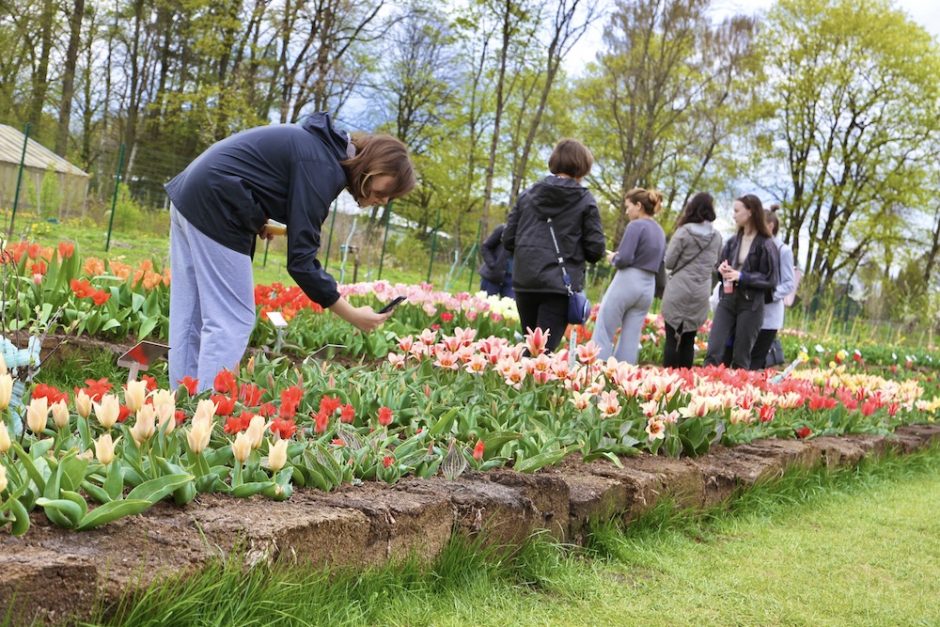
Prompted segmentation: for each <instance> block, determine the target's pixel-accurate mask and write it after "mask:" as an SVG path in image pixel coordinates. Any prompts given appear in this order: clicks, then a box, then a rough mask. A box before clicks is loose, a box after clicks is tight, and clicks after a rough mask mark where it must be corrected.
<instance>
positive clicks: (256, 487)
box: [232, 481, 277, 499]
mask: <svg viewBox="0 0 940 627" xmlns="http://www.w3.org/2000/svg"><path fill="white" fill-rule="evenodd" d="M276 485H277V484H276V483H274V482H273V481H252V482H249V483H243V484H241V485H239V486H235V487H234V488H232V496H235V497H238V498H240V499H244V498H248V497H249V496H254V495H255V494H260V493H261V492H263V491H264V490H267V489H269V488H273V487H274V486H276Z"/></svg>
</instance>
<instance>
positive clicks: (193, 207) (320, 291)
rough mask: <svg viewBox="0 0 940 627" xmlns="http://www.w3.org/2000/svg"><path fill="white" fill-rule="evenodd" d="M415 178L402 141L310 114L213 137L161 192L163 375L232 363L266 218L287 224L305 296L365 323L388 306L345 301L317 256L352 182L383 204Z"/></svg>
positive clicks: (251, 320) (374, 323) (241, 347)
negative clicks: (167, 282) (166, 269)
mask: <svg viewBox="0 0 940 627" xmlns="http://www.w3.org/2000/svg"><path fill="white" fill-rule="evenodd" d="M415 184H416V179H415V174H414V169H413V167H412V164H411V160H410V159H409V157H408V150H407V148H406V147H405V145H404V144H402V143H401V142H400V141H399V140H397V139H395V138H393V137H390V136H387V135H368V134H356V135H354V136H353V137H352V138H350V137H349V136H348V135H347V134H346V133H344V132H341V131H337V130H335V129H334V128H333V125H332V122H331V120H330V116H329V115H328V114H326V113H316V114H314V115H312V116H309V117H307V118H305V119H303V120H302V121H301V122H300V123H298V124H277V125H271V126H263V127H259V128H253V129H249V130H247V131H243V132H241V133H237V134H235V135H232V136H231V137H228V138H226V139H223V140H221V141H219V142H216V143H215V144H213V145H212V146H210V147H209V148H208V149H207V150H206V151H205V152H203V153H202V154H201V155H199V156H198V157H197V158H196V159H195V160H194V161H193V162H192V163H190V164H189V166H187V168H186V169H185V170H183V172H181V173H180V174H178V175H177V176H176V177H175V178H174V179H173V180H171V181H170V182H169V183H168V184H167V185H166V191H167V194H168V195H169V196H170V200H171V201H172V202H171V205H170V265H171V268H172V272H173V281H172V283H171V287H170V355H169V361H170V383H171V385H176V384H177V383H178V382H179V381H180V379H182V378H183V377H184V376H189V377H193V378H197V379H198V380H199V389H200V390H205V389H208V388H210V387H211V386H212V385H213V381H214V379H215V375H216V374H217V373H218V372H219V371H220V370H222V369H225V368H229V369H234V368H236V367H237V364H238V362H239V361H240V359H241V357H242V355H243V354H244V352H245V348H247V346H248V338H249V336H250V335H251V331H252V329H253V328H254V324H255V304H254V281H253V278H252V267H251V259H252V257H253V256H254V251H255V244H256V241H257V237H259V236H260V237H263V238H266V239H270V237H271V236H272V231H271V230H270V229H269V227H268V226H267V225H266V223H267V221H268V220H269V219H270V220H274V221H277V222H281V223H284V224H286V225H287V270H288V272H289V273H290V275H291V277H292V278H293V279H294V281H296V282H297V285H298V286H300V288H301V289H302V290H303V291H304V293H305V294H306V295H307V296H309V297H310V299H311V300H313V301H314V302H316V303H318V304H319V305H321V306H322V307H324V308H327V309H330V310H331V311H332V312H333V313H335V314H336V315H338V316H339V317H340V318H342V319H344V320H346V321H347V322H349V323H350V324H352V325H353V326H355V327H357V328H358V329H361V330H362V331H366V332H370V331H373V330H374V329H376V328H377V327H378V326H379V325H381V324H382V323H383V322H384V321H385V320H386V319H387V318H388V315H390V314H378V313H376V312H375V311H373V309H372V308H371V307H367V306H364V307H353V306H352V305H351V304H350V303H349V302H348V301H347V300H346V299H345V298H343V297H341V296H340V294H339V291H338V290H337V285H336V281H335V280H334V279H333V277H332V276H330V275H329V274H328V273H327V272H326V271H324V270H323V268H322V266H321V265H320V262H319V261H318V260H317V253H318V252H319V249H320V229H321V226H322V224H323V221H324V220H325V219H326V217H327V213H328V211H329V208H330V203H332V202H333V200H334V199H335V198H336V197H337V196H338V195H339V194H340V192H342V191H343V189H347V190H349V192H350V194H352V196H353V198H354V199H355V200H356V201H357V202H358V203H359V205H360V206H364V207H365V206H370V205H384V204H386V203H387V202H388V201H389V200H390V199H392V198H398V197H400V196H402V195H404V194H406V193H408V192H409V191H410V190H411V189H412V188H413V187H414V186H415Z"/></svg>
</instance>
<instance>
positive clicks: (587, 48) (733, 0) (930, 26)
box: [565, 0, 940, 75]
mask: <svg viewBox="0 0 940 627" xmlns="http://www.w3.org/2000/svg"><path fill="white" fill-rule="evenodd" d="M856 1H857V2H865V0H856ZM597 3H598V4H599V5H602V6H606V7H610V6H612V4H613V3H612V2H611V1H610V0H597ZM894 4H895V6H899V7H900V8H901V9H903V10H904V11H905V12H906V13H907V14H908V15H909V16H910V17H911V18H913V20H914V21H915V22H917V23H918V24H920V25H922V26H923V27H924V28H926V29H927V31H928V32H930V33H931V34H932V35H933V36H934V37H935V38H937V39H940V0H895V1H894ZM772 5H773V0H715V1H714V2H713V6H714V13H715V17H716V18H718V19H721V18H724V17H726V16H728V15H733V14H735V13H745V14H754V13H760V12H765V11H767V9H769V8H770V7H771V6H772ZM608 10H609V9H608ZM606 23H607V20H606V19H605V18H601V19H599V20H597V21H596V22H595V23H594V25H593V26H592V29H591V31H590V32H588V33H587V34H586V35H585V36H584V37H582V38H581V40H580V41H579V42H578V45H577V46H576V47H575V48H574V49H573V50H572V51H571V53H570V55H569V56H568V58H566V60H565V66H566V68H567V70H568V72H569V73H571V74H573V75H579V74H581V68H582V67H583V66H584V65H585V64H587V63H589V62H591V61H593V60H594V57H595V56H596V55H597V52H598V50H600V49H601V48H602V47H603V40H602V35H603V31H604V26H605V25H606Z"/></svg>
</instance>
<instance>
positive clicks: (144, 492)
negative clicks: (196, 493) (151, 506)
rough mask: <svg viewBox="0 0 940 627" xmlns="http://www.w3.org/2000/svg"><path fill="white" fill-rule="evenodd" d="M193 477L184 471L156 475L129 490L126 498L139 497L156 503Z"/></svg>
mask: <svg viewBox="0 0 940 627" xmlns="http://www.w3.org/2000/svg"><path fill="white" fill-rule="evenodd" d="M194 478H195V477H193V476H192V475H190V474H188V473H185V474H173V475H165V476H163V477H157V478H156V479H150V480H149V481H144V482H143V483H141V484H140V485H139V486H137V487H136V488H134V489H133V490H131V491H130V493H129V494H128V495H127V500H131V501H132V500H137V499H140V500H144V501H150V502H151V503H156V502H157V501H159V500H160V499H162V498H163V497H165V496H167V495H169V494H171V493H173V492H174V491H175V490H176V489H177V488H180V487H182V486H184V485H186V483H188V482H190V481H192V480H193V479H194Z"/></svg>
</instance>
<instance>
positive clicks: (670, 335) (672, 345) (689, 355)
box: [663, 324, 695, 368]
mask: <svg viewBox="0 0 940 627" xmlns="http://www.w3.org/2000/svg"><path fill="white" fill-rule="evenodd" d="M694 359H695V331H686V332H685V333H683V334H681V335H678V337H677V334H676V330H675V329H673V328H672V327H671V326H669V325H668V324H667V325H666V341H665V342H663V367H664V368H691V367H692V361H693V360H694Z"/></svg>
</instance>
